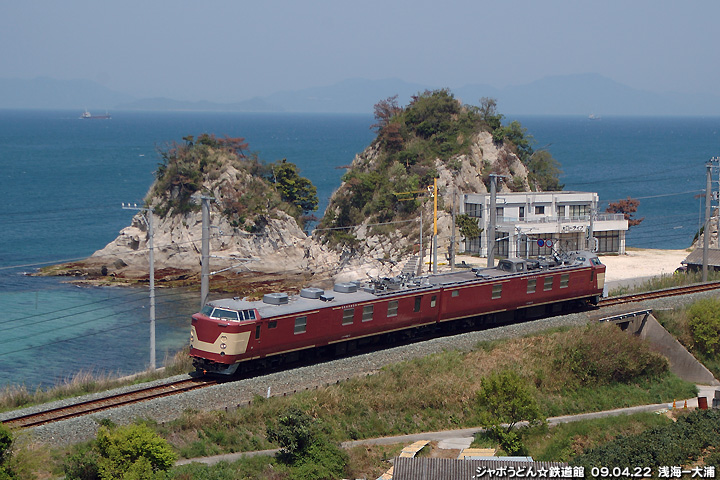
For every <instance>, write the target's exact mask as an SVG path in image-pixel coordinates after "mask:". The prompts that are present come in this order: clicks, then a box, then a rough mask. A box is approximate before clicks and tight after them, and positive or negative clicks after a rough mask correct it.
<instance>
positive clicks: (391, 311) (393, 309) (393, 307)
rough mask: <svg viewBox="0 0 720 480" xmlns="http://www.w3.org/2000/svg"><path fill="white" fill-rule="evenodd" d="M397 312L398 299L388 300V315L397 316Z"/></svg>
mask: <svg viewBox="0 0 720 480" xmlns="http://www.w3.org/2000/svg"><path fill="white" fill-rule="evenodd" d="M397 312H398V301H397V300H390V301H389V302H388V312H387V316H388V317H397Z"/></svg>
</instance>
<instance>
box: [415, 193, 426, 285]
mask: <svg viewBox="0 0 720 480" xmlns="http://www.w3.org/2000/svg"><path fill="white" fill-rule="evenodd" d="M423 208H424V205H420V252H419V253H420V264H419V265H418V268H417V275H418V276H420V275H422V273H423V272H422V270H423V268H424V266H425V250H423V221H422V219H423Z"/></svg>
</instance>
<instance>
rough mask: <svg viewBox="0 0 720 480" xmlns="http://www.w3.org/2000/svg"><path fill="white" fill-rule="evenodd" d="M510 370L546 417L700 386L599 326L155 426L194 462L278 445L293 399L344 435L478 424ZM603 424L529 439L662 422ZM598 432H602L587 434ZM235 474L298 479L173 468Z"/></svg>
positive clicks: (563, 440) (651, 399) (377, 462)
mask: <svg viewBox="0 0 720 480" xmlns="http://www.w3.org/2000/svg"><path fill="white" fill-rule="evenodd" d="M502 369H513V370H514V371H516V372H518V374H519V375H520V376H521V377H522V379H523V380H524V382H526V384H527V385H528V387H529V388H530V390H531V391H532V393H533V395H534V396H535V397H536V398H537V400H538V402H539V404H540V405H541V408H542V410H543V414H544V415H545V416H555V415H563V414H572V413H580V412H587V411H594V410H605V409H610V408H617V407H622V406H631V405H638V404H646V403H658V402H670V401H672V400H673V399H675V398H677V399H680V398H688V397H692V396H694V395H695V394H696V391H695V386H694V385H691V384H688V383H686V382H683V381H681V380H679V379H678V378H677V377H675V376H674V375H672V374H671V373H669V371H668V370H667V362H666V361H665V359H664V358H663V357H661V356H659V355H657V354H654V353H652V352H650V351H649V349H648V348H647V346H646V345H645V344H644V343H642V342H641V341H639V340H638V339H636V338H635V337H631V336H629V335H627V334H625V333H623V332H621V331H620V330H619V329H617V328H615V327H614V326H611V325H593V326H591V327H587V328H575V329H563V330H556V331H551V332H546V333H545V334H542V335H537V336H532V337H527V338H519V339H512V340H507V341H498V342H490V343H481V344H479V345H478V346H477V348H476V349H475V350H473V351H470V352H459V351H448V352H443V353H439V354H435V355H430V356H428V357H425V358H421V359H416V360H412V361H407V362H403V363H400V364H396V365H391V366H388V367H386V368H384V369H383V370H381V371H380V372H379V373H377V374H375V375H372V376H368V377H364V378H356V379H351V380H348V381H346V382H342V383H340V384H337V385H332V386H329V387H326V388H321V389H317V390H312V391H305V392H301V393H299V394H296V395H294V396H292V397H273V398H270V399H265V398H261V397H257V398H256V399H255V401H254V402H253V403H252V404H251V405H250V406H248V407H246V408H241V409H237V410H231V411H227V412H225V411H216V412H186V413H185V414H184V415H183V417H182V418H180V419H178V420H176V421H174V422H170V423H166V424H164V425H154V428H155V429H156V431H157V432H158V433H159V434H160V435H161V436H163V437H164V438H166V439H167V440H168V441H169V442H170V443H171V444H172V446H173V448H174V449H175V450H176V451H177V452H178V453H179V455H180V456H181V457H186V458H187V457H190V458H191V457H199V456H207V455H214V454H219V453H225V452H238V451H252V450H261V449H267V448H275V447H276V446H275V445H272V444H270V443H269V442H268V441H267V439H266V432H267V426H268V425H270V424H272V423H273V422H274V421H275V420H276V419H277V418H279V416H280V415H282V414H283V412H285V411H287V409H288V408H289V407H291V406H294V407H299V408H300V409H302V410H303V411H305V412H308V413H309V414H310V415H312V416H313V417H314V418H316V419H318V420H319V421H320V422H321V423H322V425H323V431H325V432H326V433H327V435H328V437H329V438H331V439H332V440H334V441H338V442H339V441H344V440H351V439H362V438H372V437H378V436H388V435H398V434H408V433H417V432H423V431H435V430H442V429H455V428H464V427H477V426H479V420H478V408H477V399H476V398H477V391H478V389H479V388H480V383H481V379H482V378H483V377H484V376H486V375H488V374H489V373H490V372H493V371H497V370H502ZM604 422H605V423H601V424H591V425H590V426H587V427H582V426H562V427H556V428H552V429H550V431H549V433H548V432H547V431H542V430H538V431H537V434H536V437H537V438H538V440H537V441H536V440H533V437H528V440H527V444H528V446H529V447H530V451H531V455H533V456H537V458H548V459H551V458H550V457H553V456H554V455H560V458H565V457H566V456H572V455H574V454H576V452H578V451H580V449H581V447H585V446H590V445H594V444H595V443H596V442H603V441H605V440H607V439H608V438H612V437H614V436H615V435H616V434H617V433H633V432H636V431H639V430H642V429H644V428H646V427H650V426H655V425H656V424H657V422H656V421H655V418H654V417H652V416H646V417H644V418H639V419H635V420H632V419H628V418H627V417H622V418H620V419H606V420H604ZM568 429H569V430H568ZM583 429H584V430H583ZM592 431H600V432H601V434H595V433H588V432H592ZM556 432H557V433H556ZM554 437H557V439H554ZM400 448H402V445H398V446H387V447H357V448H353V449H350V450H349V451H348V455H349V463H348V472H349V474H350V476H351V477H352V478H358V477H362V476H366V477H367V478H370V477H373V476H374V477H373V478H377V476H378V475H380V473H382V472H384V471H385V470H387V468H388V464H387V462H386V460H387V459H390V458H392V457H394V456H395V455H396V454H397V453H398V451H399V449H400ZM23 450H24V451H25V452H26V453H27V452H28V450H27V449H23ZM557 452H560V453H557ZM67 453H68V452H65V451H63V452H59V451H55V453H43V454H42V455H39V454H38V452H35V453H34V454H33V455H25V456H26V458H30V457H32V458H41V457H42V458H43V459H44V460H43V461H42V467H41V469H50V470H54V471H55V472H58V471H59V470H60V469H61V467H58V465H61V464H62V461H63V460H62V459H63V458H64V457H65V456H66V455H67ZM560 458H554V459H560ZM53 465H54V467H53ZM211 472H212V473H211ZM223 472H224V473H223ZM232 472H236V473H235V474H234V475H235V476H233V473H232ZM237 472H246V473H247V475H248V478H276V479H282V478H289V477H288V476H287V474H285V473H282V472H285V467H284V466H283V465H278V463H277V460H275V459H271V458H267V457H265V458H264V459H263V460H261V459H249V460H243V461H241V462H239V463H236V464H233V465H232V466H230V465H228V464H222V465H220V466H217V467H214V468H213V469H212V470H211V471H210V470H208V469H207V468H206V467H201V466H198V465H195V466H187V467H182V468H176V469H173V471H172V472H171V478H237V476H236V475H237Z"/></svg>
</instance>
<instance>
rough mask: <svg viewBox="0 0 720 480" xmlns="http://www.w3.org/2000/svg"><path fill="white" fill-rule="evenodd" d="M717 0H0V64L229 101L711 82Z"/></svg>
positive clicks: (136, 92) (139, 90)
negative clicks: (553, 84) (390, 86)
mask: <svg viewBox="0 0 720 480" xmlns="http://www.w3.org/2000/svg"><path fill="white" fill-rule="evenodd" d="M718 19H720V2H717V1H716V0H701V1H693V0H688V1H686V2H680V1H674V0H673V1H670V0H653V1H646V0H622V1H617V0H606V1H602V2H600V1H594V2H590V1H581V0H574V1H569V0H568V1H559V0H543V1H537V0H527V1H514V0H509V1H498V0H493V1H485V0H444V1H443V2H440V1H437V0H436V1H432V2H431V1H426V0H413V1H409V0H398V1H394V0H363V1H352V2H350V1H343V0H330V1H324V0H322V1H320V0H318V1H314V0H306V1H304V2H301V1H297V0H266V1H258V2H241V1H237V0H215V1H208V2H197V1H186V0H173V1H169V0H168V1H160V0H143V1H142V2H140V1H135V0H123V1H120V2H110V1H102V0H92V1H79V0H77V1H76V0H66V1H57V0H37V1H35V0H27V1H9V0H8V1H2V2H0V45H2V48H0V78H27V79H30V78H35V77H51V78H56V79H62V80H69V79H88V80H93V81H96V82H98V83H100V84H102V85H104V86H106V87H108V88H111V89H113V90H117V91H119V92H123V93H128V94H131V95H133V96H136V97H141V98H142V97H155V96H163V97H169V98H174V99H177V100H192V101H197V100H209V101H216V102H234V101H241V100H246V99H249V98H253V97H255V96H264V95H268V94H271V93H275V92H278V91H285V90H298V89H302V88H306V87H316V86H326V85H331V84H334V83H336V82H339V81H342V80H345V79H349V78H366V79H371V80H379V79H387V78H397V79H401V80H404V81H407V82H412V83H419V84H423V85H428V86H431V87H433V88H443V87H449V88H451V89H452V88H455V87H461V86H464V85H468V84H487V85H492V86H495V87H498V88H502V87H506V86H509V85H519V84H525V83H529V82H532V81H535V80H539V79H542V78H544V77H548V76H554V75H567V74H574V73H598V74H601V75H603V76H606V77H608V78H610V79H612V80H615V81H617V82H620V83H622V84H625V85H627V86H630V87H633V88H637V89H641V90H647V91H652V92H680V93H704V94H708V93H710V94H715V95H717V94H720V91H719V89H718V86H717V85H718V82H719V81H720V61H718V60H720V49H718V45H719V44H720V42H719V41H718V28H717V22H718Z"/></svg>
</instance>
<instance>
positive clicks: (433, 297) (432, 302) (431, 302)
mask: <svg viewBox="0 0 720 480" xmlns="http://www.w3.org/2000/svg"><path fill="white" fill-rule="evenodd" d="M436 301H437V295H433V296H432V297H430V308H433V307H435V302H436Z"/></svg>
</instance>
